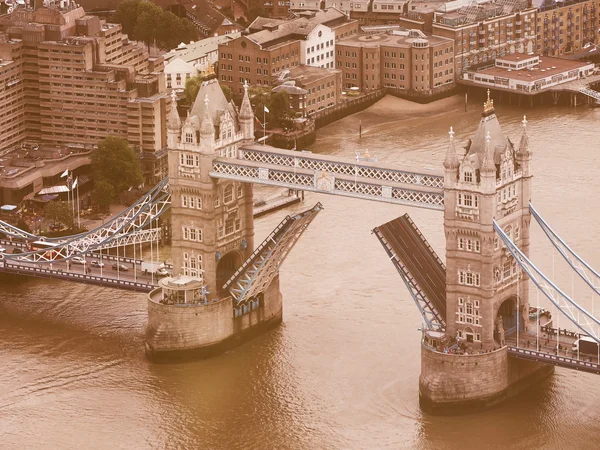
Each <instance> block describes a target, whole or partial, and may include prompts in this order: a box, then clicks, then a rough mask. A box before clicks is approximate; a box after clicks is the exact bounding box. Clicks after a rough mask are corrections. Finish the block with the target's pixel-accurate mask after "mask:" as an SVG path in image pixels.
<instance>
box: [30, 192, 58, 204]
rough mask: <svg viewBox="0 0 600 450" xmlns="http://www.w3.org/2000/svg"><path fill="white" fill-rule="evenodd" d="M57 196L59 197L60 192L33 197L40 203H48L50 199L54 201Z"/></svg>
mask: <svg viewBox="0 0 600 450" xmlns="http://www.w3.org/2000/svg"><path fill="white" fill-rule="evenodd" d="M57 198H58V194H51V195H42V196H41V197H34V198H32V200H33V201H34V202H38V203H48V202H49V201H52V200H54V199H57Z"/></svg>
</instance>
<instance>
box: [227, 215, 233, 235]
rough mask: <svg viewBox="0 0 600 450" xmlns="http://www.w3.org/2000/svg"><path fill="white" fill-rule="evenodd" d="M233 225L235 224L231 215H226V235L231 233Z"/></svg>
mask: <svg viewBox="0 0 600 450" xmlns="http://www.w3.org/2000/svg"><path fill="white" fill-rule="evenodd" d="M234 225H235V219H234V218H233V217H231V216H230V217H228V218H227V220H226V221H225V235H226V236H227V235H229V234H231V233H233V231H234Z"/></svg>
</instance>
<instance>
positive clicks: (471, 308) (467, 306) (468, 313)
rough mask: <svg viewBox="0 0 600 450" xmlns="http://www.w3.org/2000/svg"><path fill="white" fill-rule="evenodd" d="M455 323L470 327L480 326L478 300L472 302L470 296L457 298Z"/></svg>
mask: <svg viewBox="0 0 600 450" xmlns="http://www.w3.org/2000/svg"><path fill="white" fill-rule="evenodd" d="M458 304H459V306H458V307H457V312H456V316H457V317H456V321H457V322H461V323H468V324H471V325H480V319H481V316H480V315H479V300H475V301H472V300H471V297H470V296H467V298H466V299H465V298H463V297H459V298H458Z"/></svg>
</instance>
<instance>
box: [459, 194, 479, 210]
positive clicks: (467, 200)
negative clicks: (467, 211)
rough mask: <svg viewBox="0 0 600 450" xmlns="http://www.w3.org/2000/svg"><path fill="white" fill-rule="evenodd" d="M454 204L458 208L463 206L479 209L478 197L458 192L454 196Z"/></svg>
mask: <svg viewBox="0 0 600 450" xmlns="http://www.w3.org/2000/svg"><path fill="white" fill-rule="evenodd" d="M456 203H457V204H458V206H464V207H466V208H479V196H478V195H474V194H463V193H462V192H459V193H458V194H457V196H456Z"/></svg>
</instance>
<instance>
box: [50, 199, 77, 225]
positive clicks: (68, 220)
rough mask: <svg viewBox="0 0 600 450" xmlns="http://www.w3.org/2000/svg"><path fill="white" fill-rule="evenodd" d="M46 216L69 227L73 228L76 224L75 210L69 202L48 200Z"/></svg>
mask: <svg viewBox="0 0 600 450" xmlns="http://www.w3.org/2000/svg"><path fill="white" fill-rule="evenodd" d="M44 217H46V219H48V220H51V221H52V222H53V223H55V224H56V223H60V224H62V225H64V226H65V227H67V228H68V229H72V228H73V225H74V224H75V221H74V219H73V210H72V209H71V206H70V205H69V204H68V203H67V202H48V203H47V204H46V208H45V215H44Z"/></svg>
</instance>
